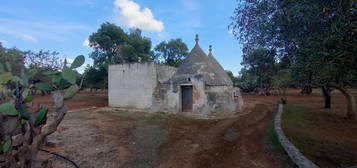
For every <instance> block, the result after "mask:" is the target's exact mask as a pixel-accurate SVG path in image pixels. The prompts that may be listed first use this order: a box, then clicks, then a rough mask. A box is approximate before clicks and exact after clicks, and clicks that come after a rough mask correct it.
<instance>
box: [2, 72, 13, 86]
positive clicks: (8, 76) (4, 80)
mask: <svg viewBox="0 0 357 168" xmlns="http://www.w3.org/2000/svg"><path fill="white" fill-rule="evenodd" d="M11 79H12V74H11V73H10V72H5V73H3V74H0V84H5V83H7V82H9V81H10V80H11Z"/></svg>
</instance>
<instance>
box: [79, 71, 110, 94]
mask: <svg viewBox="0 0 357 168" xmlns="http://www.w3.org/2000/svg"><path fill="white" fill-rule="evenodd" d="M107 74H108V70H107V69H106V68H105V67H104V66H99V67H94V66H91V67H89V66H88V67H87V68H86V69H85V71H84V74H83V75H84V82H83V86H84V87H85V88H91V89H105V88H107V86H108V83H107V81H108V76H107Z"/></svg>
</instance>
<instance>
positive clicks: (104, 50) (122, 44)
mask: <svg viewBox="0 0 357 168" xmlns="http://www.w3.org/2000/svg"><path fill="white" fill-rule="evenodd" d="M89 43H90V46H91V47H93V49H94V51H93V52H92V53H91V54H90V57H91V58H92V59H93V60H94V64H95V65H100V64H101V65H108V64H117V63H125V62H138V61H149V60H150V58H151V57H150V56H151V51H150V50H151V41H150V39H148V38H146V37H142V36H141V31H140V30H139V29H135V30H131V31H130V33H129V34H128V33H126V32H124V31H123V29H122V28H120V27H119V26H116V25H115V24H112V23H103V24H102V25H101V26H100V28H99V29H98V30H97V32H95V33H93V34H92V35H90V36H89Z"/></svg>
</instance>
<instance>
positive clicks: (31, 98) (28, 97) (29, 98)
mask: <svg viewBox="0 0 357 168" xmlns="http://www.w3.org/2000/svg"><path fill="white" fill-rule="evenodd" d="M32 100H33V96H27V97H25V99H24V103H29V102H31V101H32Z"/></svg>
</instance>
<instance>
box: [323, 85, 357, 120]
mask: <svg viewBox="0 0 357 168" xmlns="http://www.w3.org/2000/svg"><path fill="white" fill-rule="evenodd" d="M329 86H330V87H332V88H335V89H337V90H339V91H340V92H341V93H342V94H343V95H344V96H345V97H346V99H347V118H348V119H356V111H357V110H356V102H355V97H354V96H353V95H352V94H351V93H348V92H347V90H346V89H345V88H342V87H340V86H338V85H334V84H329Z"/></svg>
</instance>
